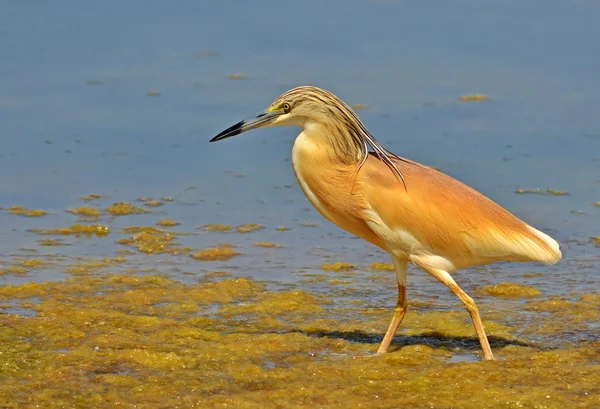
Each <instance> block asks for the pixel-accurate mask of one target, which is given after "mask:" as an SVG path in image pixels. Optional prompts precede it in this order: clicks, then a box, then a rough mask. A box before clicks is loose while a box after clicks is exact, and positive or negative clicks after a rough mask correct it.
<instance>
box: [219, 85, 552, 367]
mask: <svg viewBox="0 0 600 409" xmlns="http://www.w3.org/2000/svg"><path fill="white" fill-rule="evenodd" d="M271 126H297V127H300V129H301V132H300V134H299V135H298V136H297V137H296V139H295V141H294V145H293V148H292V166H293V169H294V173H295V175H296V178H297V179H298V183H299V185H300V187H301V189H302V191H303V192H304V194H305V195H306V197H307V198H308V200H309V201H310V202H311V203H312V205H313V206H314V207H315V208H316V209H317V210H318V212H319V213H320V214H321V215H322V216H323V217H324V218H326V219H327V220H329V221H330V222H332V223H334V224H336V225H337V226H339V227H340V228H342V229H343V230H346V231H347V232H349V233H351V234H353V235H355V236H358V237H359V238H361V239H363V240H365V241H367V242H369V243H371V244H373V245H375V246H377V247H379V248H381V249H382V250H384V251H386V252H388V253H389V254H390V255H391V258H392V262H393V266H394V271H395V275H396V281H397V284H398V298H397V302H396V307H395V309H394V313H393V316H392V320H391V322H390V324H389V327H388V329H387V331H386V333H385V335H384V337H383V339H382V341H381V343H380V345H379V348H378V349H377V352H376V355H379V354H383V353H385V352H387V351H388V348H389V346H390V344H391V343H392V340H393V338H394V336H395V334H396V331H397V330H398V327H399V325H400V323H401V322H402V320H403V318H404V316H405V314H406V310H407V300H406V279H407V272H408V263H412V264H414V265H415V266H417V267H419V268H420V269H422V270H424V271H426V272H427V273H429V274H431V275H432V276H433V277H435V278H437V279H438V280H439V281H441V282H442V283H443V284H444V285H446V286H447V287H448V288H449V289H450V290H451V291H452V292H453V293H454V294H455V295H456V296H457V297H458V298H459V299H460V300H461V301H462V303H463V304H464V306H465V308H466V310H467V311H468V313H469V315H470V316H471V320H472V322H473V326H474V327H475V332H476V334H477V337H478V339H479V343H480V345H481V350H482V352H483V359H484V360H494V359H495V358H494V355H493V352H492V349H491V347H490V343H489V340H488V338H487V335H486V332H485V329H484V326H483V323H482V321H481V316H480V313H479V309H478V307H477V304H476V303H475V301H474V300H473V299H472V298H471V297H470V296H469V295H468V294H467V293H466V292H464V291H463V290H462V289H461V288H460V287H459V285H458V284H457V283H456V281H455V280H454V279H453V277H452V275H451V274H452V273H453V272H455V271H457V270H459V269H465V268H469V267H475V266H482V265H487V264H492V263H495V262H500V261H509V262H541V263H545V264H556V263H558V262H559V261H560V260H561V259H562V252H561V249H560V247H561V246H560V244H559V242H557V241H556V240H554V239H553V238H551V237H550V236H549V235H547V234H546V233H544V232H542V231H540V230H538V229H536V228H534V227H532V226H531V225H530V224H527V223H526V222H524V221H522V220H521V219H519V218H518V217H516V216H515V215H513V214H512V213H510V212H509V211H508V210H506V209H504V208H503V207H501V206H500V205H498V204H497V203H495V202H494V201H492V200H491V199H489V198H488V197H486V196H484V195H483V194H482V193H480V192H478V191H477V190H475V189H473V188H471V187H470V186H468V185H466V184H464V183H462V182H460V181H459V180H457V179H455V178H453V177H451V176H449V175H448V174H446V173H444V172H442V171H439V170H437V169H435V168H433V167H430V166H427V165H424V164H421V163H419V162H416V161H413V160H410V159H406V158H403V157H401V156H398V155H396V154H394V153H392V152H390V151H389V150H387V149H386V148H385V147H384V146H383V145H382V144H381V143H380V142H379V141H378V140H377V139H375V137H374V136H373V135H372V134H371V133H369V131H368V130H367V128H366V127H365V125H364V124H363V122H362V121H361V119H360V118H359V117H358V115H357V114H356V112H354V111H353V110H352V109H351V108H350V106H348V105H347V104H346V103H345V102H343V101H342V100H341V99H340V98H338V97H337V96H336V95H334V94H333V93H332V92H329V91H327V90H325V89H322V88H319V87H316V86H312V85H303V86H298V87H295V88H292V89H290V90H289V91H287V92H284V93H283V94H281V95H280V96H279V97H277V98H276V99H275V100H274V101H273V102H272V103H271V104H270V105H269V107H268V108H267V109H266V110H265V111H263V112H260V113H259V114H258V115H257V116H256V117H253V118H249V119H246V120H243V121H240V122H238V123H236V124H235V125H233V126H231V127H229V128H227V129H225V130H224V131H223V132H221V133H219V134H218V135H216V136H215V137H214V138H212V139H210V142H216V141H221V140H224V139H227V138H230V137H232V136H235V135H239V134H241V133H244V132H247V131H250V130H253V129H257V128H265V127H271Z"/></svg>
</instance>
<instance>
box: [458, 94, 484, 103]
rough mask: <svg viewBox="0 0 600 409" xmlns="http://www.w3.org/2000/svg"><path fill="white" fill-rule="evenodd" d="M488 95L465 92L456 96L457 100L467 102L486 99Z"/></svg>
mask: <svg viewBox="0 0 600 409" xmlns="http://www.w3.org/2000/svg"><path fill="white" fill-rule="evenodd" d="M489 98H490V97H489V96H487V95H485V94H466V95H461V96H459V97H458V100H459V101H463V102H469V101H476V102H480V101H487V100H488V99H489Z"/></svg>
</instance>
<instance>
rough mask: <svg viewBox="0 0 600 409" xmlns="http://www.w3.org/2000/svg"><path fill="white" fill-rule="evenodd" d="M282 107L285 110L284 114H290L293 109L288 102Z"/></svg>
mask: <svg viewBox="0 0 600 409" xmlns="http://www.w3.org/2000/svg"><path fill="white" fill-rule="evenodd" d="M281 107H282V108H283V112H285V113H286V114H287V113H288V112H290V109H292V107H291V106H290V104H288V103H287V102H284V103H283V105H282V106H281Z"/></svg>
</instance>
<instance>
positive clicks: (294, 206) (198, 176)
mask: <svg viewBox="0 0 600 409" xmlns="http://www.w3.org/2000/svg"><path fill="white" fill-rule="evenodd" d="M599 12H600V5H597V4H596V3H595V2H591V1H584V0H581V1H575V2H571V3H569V4H564V3H563V2H559V1H554V0H552V1H547V2H544V4H543V6H542V5H541V4H540V3H539V2H535V1H503V2H486V3H485V4H482V3H480V2H474V1H467V0H464V1H459V2H453V3H452V4H451V5H450V4H449V3H447V2H443V1H436V2H433V3H432V2H427V4H425V3H418V2H410V3H408V2H394V1H350V2H343V3H341V2H326V3H320V2H296V3H289V4H287V3H286V4H277V6H276V7H275V6H274V5H273V3H272V2H263V1H258V2H254V3H253V4H252V5H242V4H238V3H233V2H221V3H203V2H192V1H178V2H176V5H172V4H167V3H165V2H159V1H153V0H152V1H147V2H144V6H143V7H139V5H137V6H136V5H134V4H124V3H120V2H114V1H108V2H103V3H102V4H98V5H93V4H91V3H90V4H85V5H84V4H83V3H81V2H75V1H63V2H61V3H60V6H58V5H57V4H56V3H52V4H50V3H45V2H41V1H30V2H16V1H14V2H5V4H3V12H2V13H1V14H0V51H1V52H2V55H3V58H2V59H0V89H1V90H2V92H1V93H0V123H2V134H1V135H0V138H1V141H2V149H1V150H0V174H2V175H3V176H4V177H3V179H2V181H3V183H2V185H1V187H0V207H2V208H4V209H5V210H3V211H0V225H1V226H3V228H2V229H1V230H0V285H2V286H3V287H0V294H1V296H0V322H1V323H2V324H1V325H2V327H1V331H2V332H1V333H0V339H1V340H2V343H1V344H0V352H1V353H2V354H1V355H0V363H1V364H0V378H2V381H3V382H2V384H3V385H6V386H4V387H3V388H0V403H2V402H1V401H2V400H5V401H6V403H7V404H10V405H14V406H15V407H17V406H20V405H25V406H26V405H28V404H31V405H34V404H36V402H46V401H54V402H58V403H57V406H60V405H62V406H65V407H66V406H73V405H75V406H76V405H80V406H84V407H85V404H86V403H87V404H92V403H93V405H96V406H102V405H106V406H111V407H112V405H114V404H115V402H116V401H117V400H119V401H121V402H122V404H123V405H125V406H127V405H129V404H131V403H132V402H138V403H139V404H141V405H147V407H164V406H168V407H176V406H177V405H180V406H181V407H190V406H192V405H193V404H195V405H196V406H199V407H223V405H224V404H226V403H228V404H229V405H230V406H231V405H233V406H234V407H269V405H271V406H272V407H277V406H278V405H279V406H286V407H294V406H295V405H300V404H301V403H304V404H305V405H309V406H319V407H336V406H341V405H344V406H347V405H348V402H354V403H355V404H356V406H359V405H362V406H364V407H388V406H391V405H393V403H394V402H396V403H397V402H404V403H405V404H407V405H409V406H410V405H412V407H431V406H433V407H471V406H469V405H472V407H486V406H490V407H494V405H496V407H497V406H498V405H504V406H507V407H520V406H519V405H521V407H562V406H564V405H563V403H565V402H571V403H572V402H575V403H576V405H578V406H576V407H593V406H594V405H595V404H597V403H598V401H597V396H598V393H599V392H600V391H599V390H598V387H597V386H596V385H598V384H600V383H599V382H598V379H597V373H598V362H597V356H598V346H599V345H598V342H599V336H598V315H599V311H598V310H599V308H600V305H599V301H598V297H599V296H598V292H597V289H598V288H599V284H600V248H597V247H596V245H595V242H594V241H593V240H592V239H591V237H594V236H600V217H599V216H600V206H594V203H595V202H598V201H600V162H599V159H600V119H599V117H598V115H597V112H598V110H599V108H600V98H599V97H598V95H600V85H599V84H598V81H597V72H599V70H600V57H599V55H600V53H596V52H593V50H594V49H596V48H597V44H596V43H597V40H596V39H597V38H599V37H600V28H598V26H597V24H596V20H597V19H596V17H597V16H598V13H599ZM235 74H243V75H242V77H244V76H245V78H239V79H227V78H226V77H228V76H231V75H235ZM237 77H240V76H237ZM234 78H235V77H234ZM308 83H310V84H315V85H319V86H322V87H324V88H327V89H329V90H331V91H333V92H335V93H336V94H338V95H339V96H340V97H341V98H343V99H344V100H345V101H347V102H348V103H350V104H361V105H363V106H364V108H365V109H360V110H359V111H358V113H359V115H360V116H361V118H362V119H363V120H364V122H365V123H366V125H367V127H368V128H369V129H370V130H371V132H372V133H373V134H374V135H375V136H376V137H377V138H378V139H379V140H380V141H381V142H383V143H384V144H385V145H386V146H387V147H388V148H389V149H390V150H392V151H394V152H396V153H398V154H401V155H402V156H405V157H408V158H411V159H414V160H418V161H420V162H423V163H426V164H428V165H431V166H435V167H437V168H439V169H441V170H443V171H445V172H447V173H449V174H450V175H452V176H454V177H457V178H458V179H460V180H462V181H464V182H466V183H468V184H469V185H471V186H473V187H475V188H477V189H478V190H480V191H482V192H483V193H484V194H486V195H488V196H490V197H491V198H493V199H494V200H496V201H497V202H498V203H500V204H501V205H503V206H505V207H506V208H507V209H509V210H510V211H512V212H513V213H515V214H516V215H517V216H519V217H521V218H523V219H524V220H526V221H528V222H529V223H531V224H532V225H534V226H536V227H537V228H540V229H542V230H544V231H546V232H548V233H549V234H551V235H552V236H553V237H555V238H556V239H558V240H559V241H561V243H563V244H564V245H565V248H564V251H563V254H564V260H563V261H562V262H561V263H559V264H558V265H556V266H543V265H536V264H496V265H492V266H487V267H484V268H481V269H473V270H465V271H459V272H457V273H456V274H455V278H456V280H457V282H458V283H459V284H460V285H461V286H462V287H463V289H464V290H465V291H467V292H468V293H470V294H471V295H472V296H473V297H474V298H475V299H476V301H477V302H478V305H479V306H480V309H481V312H482V315H483V319H484V321H485V325H486V328H487V329H488V331H489V335H490V338H491V343H492V348H493V349H494V351H495V352H496V355H497V356H498V358H500V360H499V361H498V362H494V363H481V362H479V349H478V344H477V341H476V339H475V338H474V331H473V330H472V329H471V326H470V325H471V324H470V321H469V318H468V314H467V313H466V311H464V309H463V308H462V306H461V305H460V304H459V301H458V300H457V299H456V298H455V297H454V296H453V295H452V294H451V293H450V292H449V291H448V290H447V289H446V288H445V287H443V285H441V284H440V283H438V282H436V281H435V280H433V279H432V278H430V277H429V276H428V275H427V274H425V273H423V272H421V271H419V270H417V269H414V268H411V270H410V274H409V283H408V284H409V288H408V300H409V312H408V314H407V317H406V319H405V322H404V323H403V324H402V326H401V329H400V331H399V333H398V336H397V338H396V340H395V343H394V347H393V348H392V353H390V354H388V355H387V356H385V357H372V358H364V359H363V357H364V356H369V355H371V354H372V353H373V352H374V351H375V350H376V348H377V344H378V343H379V341H380V340H381V337H382V335H383V332H384V331H385V329H386V327H387V324H388V320H389V319H390V317H391V312H392V307H393V305H394V302H395V296H396V294H395V286H394V278H393V272H390V271H386V270H385V269H384V270H383V271H379V270H375V269H373V268H371V267H370V265H371V264H372V263H377V262H383V263H388V262H389V261H390V260H389V257H388V256H387V255H386V254H385V253H383V252H382V251H379V250H377V249H376V248H374V247H372V246H371V245H369V244H366V243H364V242H362V241H360V240H358V239H355V238H353V237H352V236H350V235H349V234H346V233H345V232H343V231H341V230H340V229H339V228H337V227H336V226H333V225H331V224H330V223H328V222H327V221H325V220H323V219H322V218H321V217H320V215H319V214H318V213H317V212H316V211H315V210H314V209H313V208H312V207H311V205H310V203H309V202H308V201H307V200H306V198H305V197H304V195H303V194H302V192H301V191H300V189H299V187H298V184H297V182H296V180H295V178H294V175H293V172H292V169H291V164H290V159H289V157H290V152H291V147H292V144H293V140H294V137H295V135H296V134H297V133H298V130H297V129H293V128H276V129H267V130H261V131H255V132H252V133H249V134H244V135H242V136H240V137H238V138H235V139H232V140H228V141H225V142H222V143H218V144H208V142H207V141H208V139H210V138H211V137H212V136H214V135H215V134H217V133H218V132H220V131H221V130H223V129H225V128H226V127H228V126H229V125H231V124H233V123H235V122H237V121H239V120H241V119H243V118H245V117H248V116H251V115H253V114H255V113H256V112H258V111H260V110H262V109H264V108H265V107H266V106H268V104H269V103H270V102H271V101H272V100H273V99H274V98H275V97H276V96H278V95H279V94H280V93H281V92H283V91H285V90H287V89H289V88H291V87H293V86H295V85H300V84H308ZM467 94H485V95H488V96H489V99H487V100H484V101H479V102H477V101H469V102H465V101H460V100H459V97H460V96H462V95H467ZM536 188H540V189H541V192H542V193H543V192H546V190H547V189H554V190H558V191H566V192H568V194H567V195H554V194H538V193H527V194H519V193H516V191H517V190H518V189H526V190H527V189H536ZM90 193H97V194H99V195H101V197H100V198H99V199H95V200H90V201H84V200H82V199H81V197H82V196H84V195H88V194H90ZM142 198H149V199H151V200H159V201H160V205H159V206H148V205H149V204H154V205H157V204H159V203H151V202H149V201H148V200H144V201H141V200H139V199H142ZM164 198H166V199H164ZM170 199H172V200H170ZM120 202H130V203H131V204H133V205H135V206H138V207H140V208H142V209H145V210H146V212H144V213H141V214H133V215H124V216H113V215H112V214H111V213H109V212H108V211H107V209H108V208H109V207H110V206H111V205H113V204H115V203H120ZM11 206H22V207H23V208H25V209H40V210H44V211H46V212H47V213H48V214H46V215H44V216H41V217H26V216H23V215H19V214H13V213H11V212H10V211H9V210H7V209H8V208H9V207H11ZM81 206H89V207H91V208H94V209H98V210H100V211H101V214H100V216H99V217H98V218H96V219H93V220H91V219H83V220H82V219H81V217H80V216H78V215H75V214H72V213H69V212H67V210H68V209H74V208H80V207H81ZM164 219H169V220H173V221H176V222H178V223H180V224H178V225H175V226H172V227H162V226H157V225H156V223H157V222H159V221H160V220H164ZM77 223H81V224H82V225H92V224H95V225H101V226H106V227H108V228H109V231H108V232H107V233H108V234H106V235H100V236H96V235H92V236H91V237H87V236H86V235H85V234H84V235H82V236H79V237H78V236H75V235H64V236H57V235H55V234H47V235H42V234H40V232H39V231H37V232H36V231H31V229H44V230H52V229H57V228H64V227H69V226H73V225H75V224H77ZM249 223H251V224H261V225H262V226H263V228H261V229H257V230H254V231H251V232H248V233H240V232H238V231H237V230H236V227H238V226H240V225H244V224H249ZM208 224H223V225H231V226H232V229H231V231H227V232H220V231H206V230H204V229H202V228H199V227H201V226H205V225H208ZM131 226H154V227H157V228H159V229H161V230H163V231H164V233H163V232H158V233H156V232H154V233H153V232H151V233H153V234H149V235H145V234H142V236H135V235H136V234H141V233H136V232H124V231H123V229H125V228H127V227H131ZM279 227H285V228H287V229H278V228H279ZM167 232H170V233H167ZM134 237H135V238H136V239H135V240H129V241H127V240H128V239H132V238H134ZM155 238H158V241H154V240H153V239H155ZM53 239H59V240H60V241H59V242H56V241H50V242H48V241H45V242H42V241H40V240H53ZM123 239H125V241H124V242H122V243H117V241H121V240H123ZM144 240H146V241H144ZM257 242H258V243H259V244H258V245H257V244H256V243H257ZM222 243H228V244H231V245H233V246H237V247H227V248H228V249H229V250H228V251H230V252H231V251H235V252H238V253H240V254H239V255H235V256H233V257H231V258H230V259H227V260H215V261H206V260H203V258H206V255H207V254H209V253H197V251H199V250H206V249H209V248H215V247H216V248H218V249H222V248H223V247H220V245H221V244H222ZM260 243H262V245H261V244H260ZM265 243H275V244H277V245H278V246H275V247H269V246H268V244H265ZM44 244H46V245H44ZM47 244H60V245H51V246H48V245H47ZM140 249H141V250H142V251H140ZM165 250H166V252H165ZM146 251H152V252H153V254H148V253H147V252H146ZM222 253H223V250H211V253H210V254H211V257H213V256H214V255H215V254H221V255H222ZM191 254H196V255H198V257H196V258H193V257H191ZM198 258H200V260H199V259H198ZM32 260H40V261H41V262H42V263H41V264H40V263H38V262H36V261H32ZM338 261H341V262H345V263H350V264H352V265H353V267H351V268H349V269H347V270H344V271H328V270H325V269H323V268H322V265H323V264H326V263H327V264H331V263H335V262H338ZM215 272H220V273H218V274H217V273H215ZM138 276H140V277H150V278H144V279H139V281H135V282H134V281H128V280H133V279H134V277H138ZM155 276H158V278H152V277H155ZM236 279H240V280H241V281H240V280H238V281H236ZM215 282H223V283H226V284H224V287H218V286H217V288H216V289H215V288H213V287H211V286H214V284H213V283H215ZM30 283H41V284H39V286H36V285H34V284H30ZM500 283H512V284H516V285H517V286H529V287H533V288H534V289H537V290H539V292H540V294H537V293H536V292H535V291H533V292H532V291H531V290H530V289H529V290H528V289H527V288H524V287H517V289H520V290H524V292H522V293H518V291H517V293H516V294H513V296H511V297H506V296H504V297H503V296H502V290H503V289H506V288H507V287H493V286H495V285H498V284H500ZM12 286H20V287H12ZM207 286H208V287H207ZM240 286H241V287H240ZM261 286H265V287H264V288H263V287H261ZM156 288H162V290H161V291H162V294H157V290H156ZM497 288H500V290H499V291H495V290H494V289H497ZM520 290H519V291H520ZM194 291H196V292H197V294H195V295H190V294H191V293H193V292H194ZM207 291H208V292H211V291H212V292H211V294H212V295H211V296H210V297H214V298H210V297H209V301H210V302H207V301H206V300H205V301H202V299H201V297H202V296H206V292H207ZM511 291H512V290H511ZM177 294H188V295H189V297H190V298H185V297H184V296H183V295H181V296H180V297H178V296H177ZM499 295H500V296H499ZM526 295H528V296H526ZM295 297H296V298H297V297H300V298H298V299H297V300H296V298H295ZM295 300H296V301H295ZM329 302H331V303H329ZM112 309H114V310H116V311H117V312H118V313H120V314H121V315H119V316H118V317H116V316H113V315H111V314H112V312H111V311H112ZM275 311H276V312H275ZM115 314H116V313H115ZM282 315H283V316H282ZM152 317H154V318H152ZM86 320H87V321H86ZM128 320H131V322H129V321H128ZM138 320H139V322H137V321H138ZM153 320H154V321H153ZM86 322H88V323H91V324H85V323H86ZM99 322H105V323H107V324H106V325H104V324H103V325H97V324H98V323H99ZM86 325H87V326H86ZM130 325H131V326H132V328H129V326H130ZM136 325H137V326H136ZM65 328H69V329H65ZM70 328H72V330H71V329H70ZM63 329H65V330H64V331H63ZM157 334H158V335H157ZM101 339H104V340H105V341H100V340H101ZM107 340H108V341H107ZM240 343H242V344H245V346H244V345H240ZM96 347H98V348H100V350H99V351H98V350H96V349H95V348H96ZM144 351H145V352H144ZM207 351H208V352H207ZM211 353H215V354H216V355H215V357H212V358H211V357H210V354H211ZM204 357H206V358H204ZM171 363H172V364H171ZM488 368H492V369H491V370H490V369H488ZM390 371H391V372H390ZM59 374H61V375H60V376H58V375H59ZM99 374H101V375H99ZM390 374H392V376H390ZM498 374H503V375H506V377H505V378H502V377H500V376H499V375H498ZM242 377H243V379H241V378H242ZM566 377H569V378H568V379H570V381H569V382H568V383H566V384H565V383H564V382H563V381H560V380H559V379H566ZM48 379H51V380H53V381H48ZM54 380H55V381H54ZM65 384H68V385H69V387H68V388H67V389H63V387H64V385H65ZM165 385H172V387H169V388H167V387H166V386H165ZM32 388H36V390H38V391H40V392H39V394H38V395H34V397H33V398H31V397H28V395H27V393H26V392H27V391H29V390H31V389H32ZM303 388H304V389H303ZM473 388H478V389H477V390H484V391H486V392H485V393H482V394H481V396H480V397H478V399H476V400H474V401H473V402H471V403H465V401H464V395H461V394H460V393H461V391H465V390H469V391H472V390H473ZM61 390H62V391H61ZM332 390H339V391H340V392H336V393H332V392H331V391H332ZM431 391H438V392H439V393H438V395H435V396H437V397H436V398H435V399H434V398H433V397H432V396H433V395H432V394H431ZM548 391H550V392H548ZM134 392H135V393H134ZM267 392H268V393H267ZM546 395H548V396H550V398H546ZM374 396H378V398H375V397H374ZM461 396H463V397H462V398H461ZM380 398H381V399H384V401H381V402H376V400H375V399H380ZM32 399H33V400H32ZM44 399H45V400H46V401H44ZM261 399H263V400H262V401H261ZM461 399H463V400H461ZM90 402H91V403H90ZM161 405H162V406H161ZM386 405H387V406H386ZM561 405H562V406H561ZM571 406H572V405H571ZM9 407H10V406H9Z"/></svg>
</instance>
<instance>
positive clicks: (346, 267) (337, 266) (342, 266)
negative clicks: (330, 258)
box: [321, 261, 354, 271]
mask: <svg viewBox="0 0 600 409" xmlns="http://www.w3.org/2000/svg"><path fill="white" fill-rule="evenodd" d="M321 268H322V269H323V270H325V271H350V270H352V269H354V264H350V263H344V262H342V261H337V262H335V263H331V264H321Z"/></svg>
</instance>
